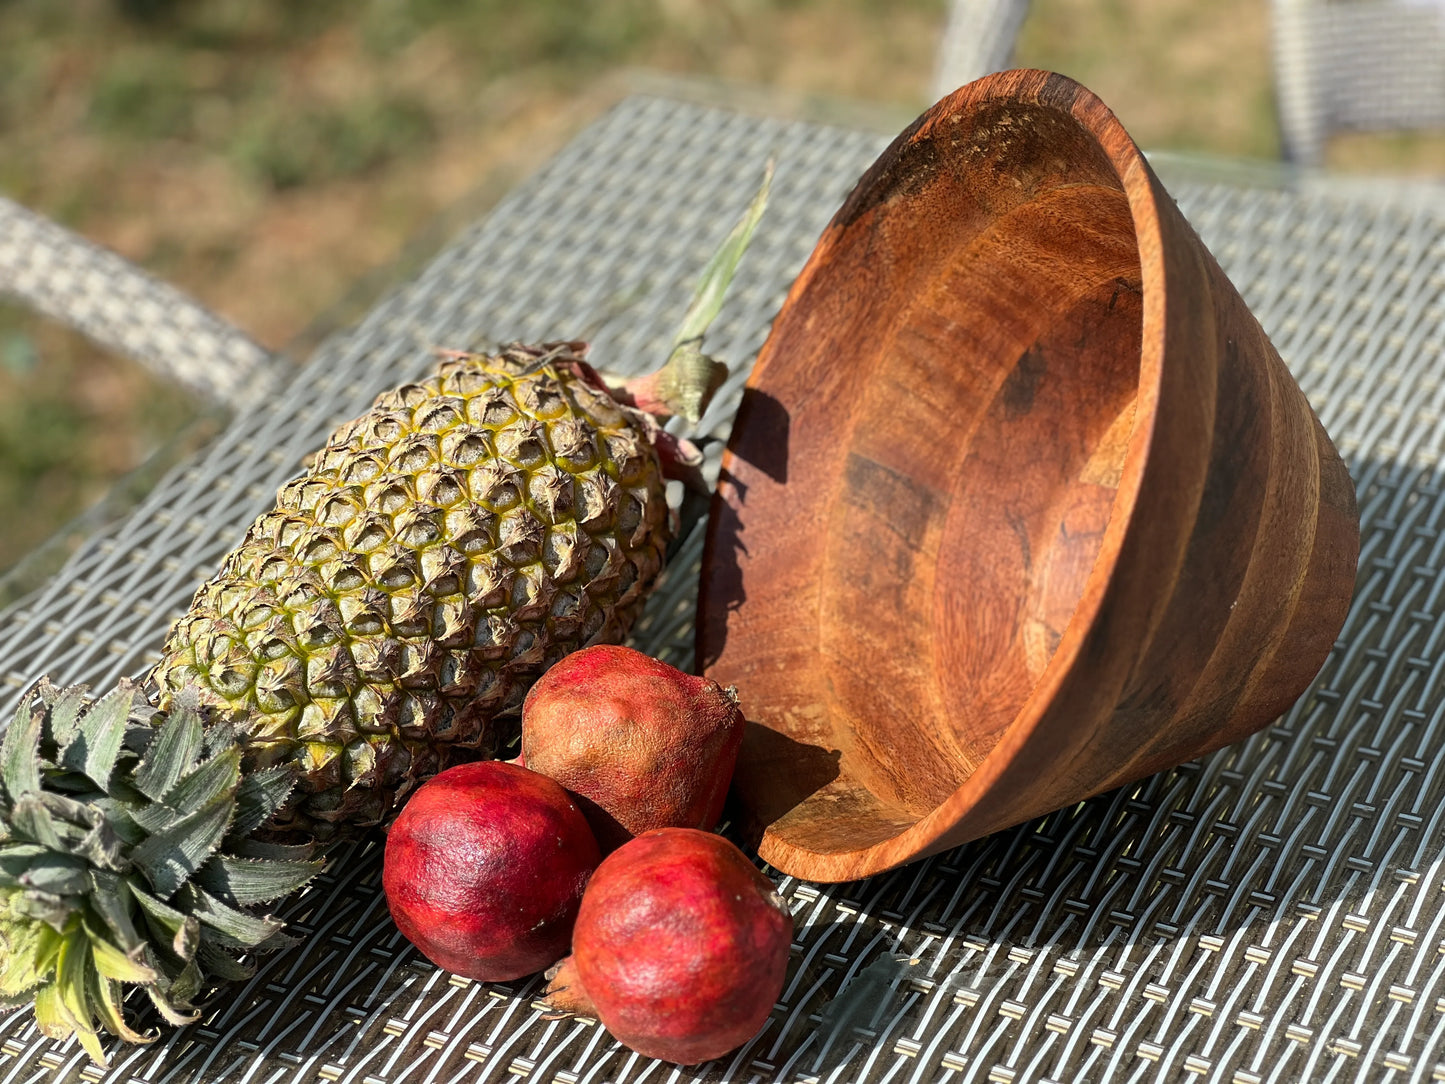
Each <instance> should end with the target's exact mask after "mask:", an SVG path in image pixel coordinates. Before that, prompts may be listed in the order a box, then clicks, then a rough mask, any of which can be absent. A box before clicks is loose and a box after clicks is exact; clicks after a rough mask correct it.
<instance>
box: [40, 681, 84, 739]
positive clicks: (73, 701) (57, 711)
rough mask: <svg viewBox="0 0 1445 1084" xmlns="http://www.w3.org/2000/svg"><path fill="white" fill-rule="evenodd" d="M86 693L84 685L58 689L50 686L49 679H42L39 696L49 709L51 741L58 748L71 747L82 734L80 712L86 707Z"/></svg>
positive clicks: (48, 721)
mask: <svg viewBox="0 0 1445 1084" xmlns="http://www.w3.org/2000/svg"><path fill="white" fill-rule="evenodd" d="M86 692H87V688H86V686H84V685H70V686H67V687H66V688H64V689H57V688H56V687H55V686H54V685H52V684H50V681H49V679H47V678H42V679H41V681H40V687H39V689H38V690H37V696H38V697H39V699H40V701H41V703H42V704H44V705H45V706H46V707H47V708H48V709H49V718H48V719H47V728H48V729H49V731H50V740H51V741H53V742H54V743H55V745H56V747H57V748H60V749H65V748H67V747H69V746H70V744H71V743H72V742H73V741H75V738H76V736H77V735H78V734H79V733H80V727H79V721H80V712H81V709H82V708H84V707H85V703H86V700H85V694H86Z"/></svg>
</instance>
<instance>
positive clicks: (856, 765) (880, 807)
mask: <svg viewBox="0 0 1445 1084" xmlns="http://www.w3.org/2000/svg"><path fill="white" fill-rule="evenodd" d="M709 531H710V534H709V539H708V548H707V553H706V556H705V560H704V569H703V583H702V593H701V598H700V603H699V619H698V651H699V665H700V666H701V667H703V668H704V669H705V670H706V671H707V673H708V674H709V676H711V677H713V678H715V679H716V680H718V681H721V682H724V683H727V684H735V685H737V686H738V687H739V689H740V690H741V693H742V697H743V706H744V709H745V710H746V712H747V714H748V717H749V723H750V727H749V733H748V737H747V740H746V741H745V742H744V746H743V753H742V757H741V760H740V764H739V768H738V774H737V777H736V783H735V794H736V797H737V799H738V802H739V805H740V808H741V812H742V815H743V816H744V817H745V818H746V819H747V820H748V821H749V822H750V823H751V824H752V825H753V826H754V828H755V830H756V831H757V832H758V833H759V839H760V841H759V850H760V853H761V854H762V856H763V857H764V858H765V859H767V860H768V861H769V862H771V863H772V864H773V865H775V866H776V867H778V868H779V869H781V870H783V871H784V872H787V873H790V874H795V875H797V876H801V877H805V878H809V879H813V880H820V881H841V880H848V879H852V878H856V877H861V876H865V875H868V874H872V873H876V872H878V871H880V870H883V869H887V868H890V867H892V866H896V865H899V864H901V863H903V862H907V861H909V860H912V859H914V858H918V857H922V856H923V855H926V854H931V853H934V852H936V851H939V850H942V849H944V848H947V847H951V846H954V845H956V844H958V843H962V842H964V841H966V840H968V839H972V838H975V837H977V836H980V835H983V834H985V833H987V832H991V831H994V830H996V829H999V828H1003V827H1006V826H1008V825H1011V824H1016V823H1018V822H1019V821H1022V820H1025V819H1027V818H1029V817H1031V816H1035V815H1037V814H1040V813H1044V812H1047V811H1049V810H1052V809H1057V808H1060V807H1061V806H1064V805H1066V804H1068V803H1071V802H1074V801H1078V800H1080V799H1082V798H1085V797H1088V796H1090V795H1092V794H1096V793H1099V792H1100V791H1103V790H1107V789H1109V788H1111V787H1114V786H1118V785H1120V784H1122V783H1124V782H1127V781H1130V780H1133V779H1137V778H1139V777H1141V776H1143V775H1146V774H1148V773H1150V772H1154V771H1158V770H1160V769H1161V768H1164V767H1167V766H1169V765H1173V764H1177V763H1181V762H1183V761H1185V760H1188V759H1190V758H1192V757H1195V756H1198V755H1200V754H1202V753H1204V752H1207V751H1209V750H1212V749H1215V748H1217V747H1219V746H1221V745H1224V744H1227V743H1229V742H1232V741H1236V740H1238V739H1239V738H1241V737H1243V736H1245V735H1246V734H1248V733H1250V732H1252V731H1253V730H1256V729H1258V728H1259V727H1261V726H1264V725H1266V724H1267V723H1269V722H1270V721H1271V720H1272V719H1274V718H1275V717H1277V716H1278V714H1279V713H1280V712H1281V711H1283V710H1284V709H1285V708H1286V707H1288V705H1289V704H1290V703H1291V702H1292V701H1293V700H1294V699H1295V698H1297V697H1298V696H1299V694H1300V693H1301V692H1302V691H1303V690H1304V689H1305V687H1306V686H1307V685H1308V684H1309V682H1310V680H1311V679H1312V678H1313V676H1314V675H1315V673H1316V672H1317V671H1318V669H1319V667H1320V666H1321V665H1322V663H1323V661H1324V659H1325V656H1326V655H1327V653H1328V651H1329V648H1330V646H1331V644H1332V643H1333V641H1334V638H1335V636H1336V634H1337V633H1338V631H1339V629H1340V627H1341V625H1342V624H1343V621H1344V617H1345V613H1346V610H1347V608H1348V604H1349V599H1350V594H1351V590H1352V587H1353V582H1354V571H1355V563H1356V559H1357V556H1358V548H1359V536H1358V517H1357V514H1356V509H1355V499H1354V489H1353V486H1352V484H1351V482H1350V478H1349V475H1348V473H1347V471H1346V470H1345V467H1344V465H1343V463H1342V462H1341V461H1340V458H1339V456H1338V454H1337V453H1336V452H1335V450H1334V448H1333V446H1332V445H1331V444H1330V441H1329V438H1328V437H1327V436H1326V435H1325V433H1324V431H1323V429H1322V428H1321V427H1320V424H1319V422H1318V420H1317V419H1316V418H1315V416H1314V413H1313V412H1312V411H1311V409H1310V407H1309V404H1308V403H1307V402H1306V400H1305V398H1304V396H1303V395H1302V394H1301V392H1300V391H1299V389H1298V387H1297V386H1296V385H1295V383H1294V380H1293V378H1292V377H1291V376H1290V374H1289V372H1288V370H1287V369H1286V368H1285V367H1284V365H1283V364H1282V363H1281V361H1280V359H1279V357H1278V355H1277V354H1276V353H1275V351H1274V349H1273V347H1272V346H1271V345H1270V343H1269V341H1268V339H1267V338H1266V337H1265V335H1264V332H1263V331H1262V330H1261V329H1260V327H1259V324H1258V322H1257V321H1256V320H1255V319H1254V317H1253V316H1252V315H1251V314H1250V312H1249V311H1248V309H1247V308H1246V307H1245V305H1244V303H1243V301H1241V299H1240V298H1239V296H1238V294H1237V293H1236V291H1235V290H1234V288H1233V287H1232V286H1231V284H1230V283H1229V282H1228V280H1227V279H1226V278H1225V276H1224V274H1223V272H1222V271H1220V269H1219V267H1218V265H1217V264H1216V263H1215V261H1214V259H1213V257H1212V256H1210V254H1209V253H1208V251H1207V250H1206V249H1205V248H1204V246H1203V244H1202V243H1201V242H1200V241H1199V239H1198V237H1197V236H1196V235H1195V234H1194V232H1193V230H1192V229H1191V228H1190V227H1189V225H1188V224H1187V223H1186V222H1185V220H1184V219H1183V217H1182V216H1181V215H1180V214H1179V212H1178V210H1177V209H1176V207H1175V206H1174V203H1173V201H1172V200H1171V199H1170V198H1169V196H1168V194H1167V193H1166V192H1165V191H1164V190H1163V188H1162V187H1161V186H1160V184H1159V182H1158V180H1157V178H1155V176H1154V175H1153V173H1152V171H1151V170H1150V169H1149V167H1148V164H1147V163H1146V162H1145V161H1144V158H1143V157H1142V155H1140V153H1139V151H1138V149H1137V148H1136V147H1135V146H1134V144H1133V142H1132V141H1131V140H1130V139H1129V137H1128V135H1127V134H1126V133H1125V131H1124V130H1123V128H1122V127H1121V126H1120V125H1119V123H1118V121H1117V120H1116V119H1115V118H1114V116H1113V114H1112V113H1110V112H1109V110H1108V109H1107V108H1106V107H1105V106H1104V105H1103V104H1102V103H1101V102H1100V101H1099V100H1098V99H1097V98H1095V97H1094V96H1093V95H1091V94H1090V93H1089V92H1088V91H1086V90H1084V89H1083V88H1082V87H1079V86H1078V85H1077V84H1075V83H1073V82H1071V81H1070V80H1068V79H1065V78H1063V77H1062V76H1058V75H1052V74H1049V73H1045V72H1032V71H1017V72H1005V73H1000V74H998V75H994V76H989V77H987V78H985V79H982V80H979V81H978V82H975V83H973V84H970V85H969V86H967V87H964V88H962V89H961V90H959V91H958V92H956V93H955V94H953V95H951V96H950V97H948V98H946V99H944V100H943V101H942V102H940V103H939V104H938V105H936V106H935V107H934V108H933V109H931V110H929V111H928V112H927V113H926V114H924V115H923V116H922V117H921V118H920V119H919V120H918V121H917V122H916V123H915V124H914V125H913V126H911V127H910V128H909V129H908V130H907V131H905V132H904V133H903V134H902V135H900V136H899V138H898V139H897V140H896V141H895V142H894V143H893V144H892V146H890V147H889V148H888V150H887V151H885V152H884V154H883V155H882V156H881V157H880V158H879V160H878V161H877V163H875V164H874V166H873V167H872V168H871V169H870V170H869V171H868V172H867V173H866V174H865V175H864V177H863V178H862V180H860V181H859V183H858V185H857V187H856V188H855V189H854V191H853V192H852V194H851V195H850V196H849V197H848V199H847V201H846V202H845V203H844V205H843V207H842V208H841V209H840V210H839V212H838V214H837V215H836V216H835V218H834V220H833V222H832V223H831V224H830V225H829V227H828V228H827V230H826V231H825V233H824V235H823V237H822V239H821V240H820V241H819V243H818V246H817V248H816V250H815V251H814V253H813V256H812V258H811V259H810V260H809V262H808V264H807V266H806V267H805V268H804V270H803V272H802V273H801V274H800V275H799V277H798V279H797V281H796V282H795V283H794V286H793V289H792V291H791V293H790V294H789V297H788V300H787V302H786V304H785V305H784V307H783V310H782V312H781V313H780V315H779V317H778V319H777V321H776V322H775V324H774V327H773V331H772V335H771V336H770V338H769V339H768V342H767V344H766V345H765V346H764V348H763V351H762V354H761V356H760V357H759V360H758V363H757V365H756V367H755V369H754V373H753V376H752V379H751V381H750V382H749V387H748V390H747V392H746V394H745V396H744V400H743V404H742V408H741V409H740V411H739V413H738V417H737V421H736V423H735V426H734V430H733V436H732V440H731V441H730V443H729V446H728V452H727V455H726V457H725V459H724V462H723V478H722V481H721V483H720V485H719V489H718V494H717V496H716V498H715V502H714V514H713V517H712V521H711V524H710V527H709Z"/></svg>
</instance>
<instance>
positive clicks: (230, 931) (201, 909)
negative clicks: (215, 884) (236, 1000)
mask: <svg viewBox="0 0 1445 1084" xmlns="http://www.w3.org/2000/svg"><path fill="white" fill-rule="evenodd" d="M185 892H186V896H187V900H186V903H187V909H188V910H189V911H191V913H192V914H194V915H195V916H196V917H197V918H198V919H200V921H201V925H202V926H203V927H206V928H207V929H208V930H210V931H212V932H213V933H214V934H215V935H217V937H215V938H212V939H213V940H216V941H217V943H218V944H221V945H224V946H226V947H227V948H237V949H248V948H255V947H256V946H258V945H260V944H261V943H262V942H265V941H268V940H270V939H271V938H272V937H274V936H275V935H276V934H278V933H280V931H281V929H282V928H283V927H284V926H285V925H286V924H285V923H284V922H282V921H281V920H280V919H279V918H272V917H271V916H270V915H252V914H248V913H246V912H245V911H241V910H238V909H236V908H235V907H231V906H229V905H228V904H224V903H222V902H221V901H220V900H218V899H216V897H214V896H212V895H211V894H210V893H208V892H206V891H204V890H203V889H200V888H197V887H196V886H195V885H194V884H190V885H187V886H186V889H185ZM205 936H206V934H205V933H203V934H202V937H203V938H204V937H205ZM288 940H289V939H288Z"/></svg>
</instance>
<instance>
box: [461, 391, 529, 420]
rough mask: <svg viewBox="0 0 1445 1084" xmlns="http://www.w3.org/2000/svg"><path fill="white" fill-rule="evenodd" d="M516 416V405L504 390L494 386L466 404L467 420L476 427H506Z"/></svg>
mask: <svg viewBox="0 0 1445 1084" xmlns="http://www.w3.org/2000/svg"><path fill="white" fill-rule="evenodd" d="M516 416H517V405H516V403H514V402H512V397H511V396H510V395H509V394H507V389H506V388H501V387H498V386H496V385H495V384H494V385H492V386H491V387H489V388H488V389H487V390H486V391H484V392H482V394H481V395H478V396H477V397H476V398H475V399H470V400H468V402H467V420H468V421H471V422H474V423H475V424H477V425H486V426H500V425H506V424H507V423H508V422H510V421H511V420H512V419H513V418H515V417H516Z"/></svg>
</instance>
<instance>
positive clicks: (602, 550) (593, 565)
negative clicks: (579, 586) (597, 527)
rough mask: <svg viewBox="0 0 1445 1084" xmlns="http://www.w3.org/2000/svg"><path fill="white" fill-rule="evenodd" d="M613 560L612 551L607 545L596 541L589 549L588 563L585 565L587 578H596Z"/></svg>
mask: <svg viewBox="0 0 1445 1084" xmlns="http://www.w3.org/2000/svg"><path fill="white" fill-rule="evenodd" d="M611 560H612V553H611V551H610V550H608V548H607V547H606V546H603V545H600V544H599V543H596V542H594V543H593V544H592V545H591V547H590V548H589V549H588V550H587V563H586V565H585V566H584V570H585V571H586V573H587V578H588V579H589V580H595V579H596V578H597V577H598V576H600V575H602V570H603V569H605V568H606V567H607V565H608V564H609V563H610V562H611Z"/></svg>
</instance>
